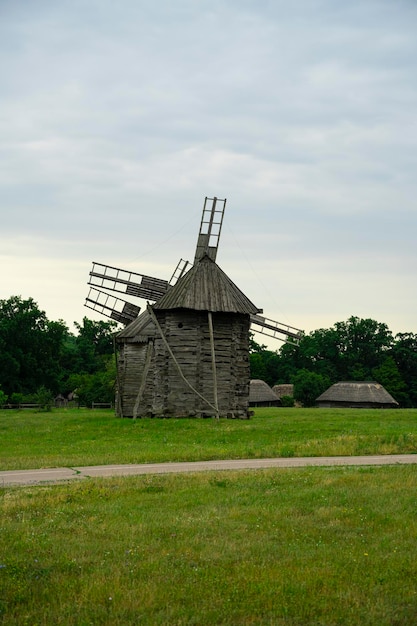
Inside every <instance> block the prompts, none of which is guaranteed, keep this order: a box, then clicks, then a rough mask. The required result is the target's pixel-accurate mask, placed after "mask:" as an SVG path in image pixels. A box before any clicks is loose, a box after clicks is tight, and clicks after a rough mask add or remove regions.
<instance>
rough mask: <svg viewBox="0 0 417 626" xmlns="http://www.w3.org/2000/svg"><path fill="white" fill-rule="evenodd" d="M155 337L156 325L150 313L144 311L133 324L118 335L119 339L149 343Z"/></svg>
mask: <svg viewBox="0 0 417 626" xmlns="http://www.w3.org/2000/svg"><path fill="white" fill-rule="evenodd" d="M154 335H155V325H154V323H153V321H152V318H151V316H150V314H149V313H148V311H143V313H141V314H140V315H139V317H137V318H136V319H135V320H133V322H131V323H130V324H128V325H127V326H126V328H124V329H123V330H121V331H120V332H119V333H118V334H117V338H121V339H134V340H135V341H147V340H148V338H149V337H153V336H154Z"/></svg>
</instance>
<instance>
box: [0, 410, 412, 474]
mask: <svg viewBox="0 0 417 626" xmlns="http://www.w3.org/2000/svg"><path fill="white" fill-rule="evenodd" d="M0 441H1V454H0V470H5V469H32V468H39V467H57V466H65V467H71V466H77V465H101V464H108V463H148V462H154V463H156V462H166V461H200V460H210V459H226V458H230V459H238V458H245V457H246V458H261V457H290V456H326V455H331V456H334V455H361V454H401V453H417V409H409V410H377V409H375V410H364V409H361V410H353V409H346V410H343V409H334V410H333V409H295V408H288V409H285V408H278V409H277V408H267V409H260V408H259V409H256V410H255V415H254V417H253V418H252V419H250V420H218V421H216V420H212V419H208V420H202V419H139V420H131V419H117V418H115V417H114V414H113V412H112V411H111V410H108V409H106V410H94V411H92V410H86V409H80V410H78V409H73V410H67V411H58V410H56V411H52V412H50V413H39V412H35V411H30V410H21V411H17V412H16V411H12V410H3V411H0Z"/></svg>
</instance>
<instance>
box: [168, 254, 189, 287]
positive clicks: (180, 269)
mask: <svg viewBox="0 0 417 626" xmlns="http://www.w3.org/2000/svg"><path fill="white" fill-rule="evenodd" d="M188 266H190V268H189V269H191V267H192V265H191V263H190V261H184V259H180V260H179V261H178V264H177V267H176V268H175V270H174V273H173V274H172V276H171V278H170V279H169V286H170V287H172V286H173V285H175V283H176V282H177V281H178V280H179V279H180V278H181V277H182V276H184V274H185V273H186V271H187V268H188Z"/></svg>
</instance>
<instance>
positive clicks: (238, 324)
mask: <svg viewBox="0 0 417 626" xmlns="http://www.w3.org/2000/svg"><path fill="white" fill-rule="evenodd" d="M259 312H261V311H260V309H258V308H257V307H256V306H255V305H254V304H253V303H252V302H251V301H250V300H249V299H248V298H247V297H246V296H245V295H244V294H243V293H242V292H241V291H240V289H238V287H237V286H236V285H235V284H234V283H233V282H232V281H231V280H230V278H228V276H227V275H226V274H225V273H224V272H223V271H222V270H221V269H220V267H219V266H218V265H217V264H216V263H215V262H214V261H213V260H211V259H210V258H209V256H207V255H205V256H203V258H201V259H200V260H198V262H197V263H196V264H195V265H194V266H193V268H192V269H191V270H189V272H188V273H187V274H185V275H184V276H183V277H182V278H180V279H179V280H178V282H177V283H176V284H175V285H174V286H173V287H171V288H170V289H169V290H168V291H167V292H166V294H165V295H163V296H162V297H161V298H160V299H159V300H158V301H157V302H156V303H155V304H154V305H153V306H152V307H151V306H149V307H148V310H147V311H146V312H145V313H144V314H142V315H140V316H139V317H138V318H137V319H136V320H134V321H133V322H132V323H131V324H129V326H127V327H126V328H125V329H124V330H123V331H121V332H120V333H119V334H118V335H117V337H116V343H117V348H118V393H117V413H118V414H119V415H121V416H128V417H131V416H133V417H140V416H172V417H174V416H176V417H181V416H189V417H208V416H228V417H240V418H246V417H248V402H249V375H250V374H249V327H250V315H253V314H256V313H259Z"/></svg>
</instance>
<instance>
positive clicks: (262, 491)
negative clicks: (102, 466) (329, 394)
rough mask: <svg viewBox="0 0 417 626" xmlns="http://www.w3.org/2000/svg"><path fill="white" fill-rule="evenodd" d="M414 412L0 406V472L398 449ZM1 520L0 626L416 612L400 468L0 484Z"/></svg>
mask: <svg viewBox="0 0 417 626" xmlns="http://www.w3.org/2000/svg"><path fill="white" fill-rule="evenodd" d="M416 422H417V411H369V412H368V411H340V412H338V411H330V410H329V411H328V410H307V409H300V410H298V409H288V410H286V409H265V410H261V409H259V410H257V411H256V415H255V417H254V418H253V419H252V420H250V421H249V422H246V421H223V420H221V421H220V422H216V421H214V420H213V421H212V420H138V421H136V422H133V421H131V420H118V419H116V418H114V417H113V415H112V414H111V412H109V411H79V412H77V411H68V412H64V413H62V412H56V413H55V412H53V413H32V412H26V411H21V412H19V413H14V412H13V413H12V412H10V411H9V412H7V411H3V412H0V429H1V430H0V437H1V458H2V469H6V468H8V469H11V468H16V467H31V466H33V467H41V466H45V465H46V466H55V465H58V466H63V465H75V464H82V465H88V464H90V463H106V462H118V463H120V462H143V461H158V460H161V461H167V460H198V459H203V458H205V459H208V458H226V457H230V458H239V457H242V456H252V457H254V456H257V457H262V456H273V455H276V454H279V455H283V456H285V455H288V454H290V455H306V454H307V455H308V454H366V453H370V454H371V453H381V452H385V453H388V452H407V453H410V452H417V450H416ZM13 449H14V454H13ZM61 454H62V456H61ZM0 515H1V525H0V623H2V624H13V625H16V626H20V625H23V624H26V625H29V626H35V625H38V626H42V625H43V626H46V625H52V624H54V625H55V624H63V625H65V626H86V625H88V624H93V625H100V626H101V625H103V626H131V625H132V626H133V625H136V624H145V625H156V626H157V625H169V626H180V625H181V626H184V625H187V626H188V625H193V626H205V625H208V626H210V625H219V626H222V625H223V626H229V625H230V626H235V625H236V626H240V625H241V626H246V625H248V626H249V625H264V624H267V625H271V626H288V625H289V626H310V625H314V626H316V625H317V626H318V625H321V626H336V625H338V626H358V625H360V626H362V625H363V626H415V624H416V623H417V582H416V581H417V542H416V537H417V466H416V465H412V466H391V467H326V468H318V467H310V468H299V469H280V470H277V469H268V470H259V471H250V472H249V471H240V472H207V473H206V472H202V473H194V474H188V475H183V474H181V475H171V474H169V475H156V476H134V477H133V476H132V477H123V478H121V477H118V478H108V479H85V480H82V481H80V482H71V483H68V484H57V485H42V486H37V487H34V486H32V487H18V488H16V487H13V488H3V489H0Z"/></svg>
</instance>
